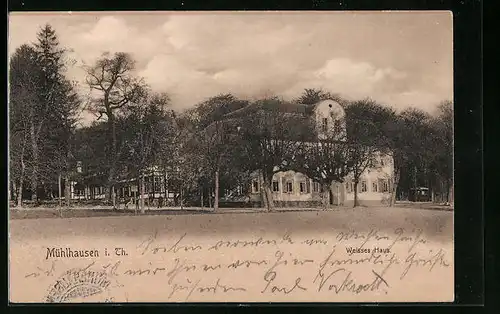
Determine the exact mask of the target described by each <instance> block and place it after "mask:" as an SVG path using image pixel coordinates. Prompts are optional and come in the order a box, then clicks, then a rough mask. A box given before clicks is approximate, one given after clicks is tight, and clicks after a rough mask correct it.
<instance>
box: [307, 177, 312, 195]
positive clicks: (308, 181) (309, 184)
mask: <svg viewBox="0 0 500 314" xmlns="http://www.w3.org/2000/svg"><path fill="white" fill-rule="evenodd" d="M306 193H307V194H309V193H311V180H307V181H306Z"/></svg>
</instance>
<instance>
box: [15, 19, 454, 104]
mask: <svg viewBox="0 0 500 314" xmlns="http://www.w3.org/2000/svg"><path fill="white" fill-rule="evenodd" d="M144 14H146V13H143V14H139V13H138V14H113V15H110V14H108V13H105V14H103V13H99V14H97V13H92V14H90V13H89V14H81V15H77V14H74V15H73V16H68V15H67V14H66V15H62V14H60V15H56V14H53V15H50V16H49V15H46V16H33V15H31V16H28V15H24V16H23V15H17V16H16V17H15V18H11V19H10V20H9V26H10V30H11V32H10V37H9V45H10V47H9V53H12V51H13V49H12V46H16V45H18V44H20V43H24V42H26V41H32V40H34V38H35V34H36V30H37V27H38V26H39V25H41V24H43V23H46V22H50V23H51V24H52V25H53V26H54V27H55V29H56V31H57V32H58V34H59V36H60V41H61V43H62V44H63V45H64V46H66V47H70V48H73V50H74V53H73V54H72V57H74V58H75V59H77V60H79V61H84V62H85V63H86V64H91V63H92V62H94V61H95V59H96V58H97V57H98V56H100V55H101V54H102V53H103V52H105V51H108V52H112V53H113V52H118V51H124V52H129V53H131V54H132V56H133V57H134V58H135V59H136V60H137V74H138V75H141V76H143V77H144V78H145V79H146V81H147V82H148V83H149V84H150V85H151V86H152V88H153V89H154V90H157V91H165V92H168V93H170V94H171V96H172V99H173V103H174V105H175V108H179V109H181V108H188V107H190V106H193V105H194V104H196V103H197V102H199V101H202V100H203V99H205V98H208V97H210V96H214V95H217V94H219V93H227V92H231V93H234V94H235V95H238V96H241V97H254V96H256V95H262V94H264V93H266V94H268V93H275V94H278V95H282V96H284V97H286V98H294V97H296V96H298V95H299V94H300V93H301V92H302V90H303V89H304V88H324V89H326V90H329V91H331V92H333V93H339V94H341V95H342V96H344V97H346V98H348V99H356V98H364V97H371V98H373V99H375V100H379V101H381V102H386V103H388V104H392V105H394V106H395V107H406V106H408V105H410V104H413V105H415V106H419V107H421V108H424V109H431V108H433V106H434V107H435V105H436V104H437V103H439V101H441V100H443V99H451V98H452V92H453V88H452V87H453V85H452V65H453V62H452V57H451V56H452V50H451V47H452V46H451V40H452V34H451V27H450V25H451V24H450V23H449V22H448V20H449V19H450V18H449V16H448V15H447V14H443V15H439V14H428V15H426V14H413V15H412V14H403V13H401V14H396V13H394V14H369V13H363V14H361V13H360V14H352V13H338V12H337V13H328V14H327V13H310V14H306V13H283V12H271V13H264V12H259V13H257V12H250V13H245V14H243V13H240V14H237V13H225V12H215V13H201V12H197V13H162V14H152V13H147V15H144ZM437 22H439V23H437ZM422 34H423V35H422ZM431 48H432V49H431ZM81 64H82V63H81V62H80V63H79V65H81ZM70 73H71V76H72V78H75V79H77V80H79V81H80V82H82V83H83V82H84V72H83V71H82V70H81V69H79V68H74V69H71V71H70ZM83 85H84V83H83ZM82 90H85V88H84V86H83V87H82Z"/></svg>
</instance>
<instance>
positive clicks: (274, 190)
mask: <svg viewBox="0 0 500 314" xmlns="http://www.w3.org/2000/svg"><path fill="white" fill-rule="evenodd" d="M279 191H280V185H279V182H278V181H273V192H279Z"/></svg>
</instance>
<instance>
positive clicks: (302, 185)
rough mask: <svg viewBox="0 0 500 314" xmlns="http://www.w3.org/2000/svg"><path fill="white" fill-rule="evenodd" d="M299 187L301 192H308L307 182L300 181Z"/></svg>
mask: <svg viewBox="0 0 500 314" xmlns="http://www.w3.org/2000/svg"><path fill="white" fill-rule="evenodd" d="M299 189H300V193H306V183H305V182H300V183H299Z"/></svg>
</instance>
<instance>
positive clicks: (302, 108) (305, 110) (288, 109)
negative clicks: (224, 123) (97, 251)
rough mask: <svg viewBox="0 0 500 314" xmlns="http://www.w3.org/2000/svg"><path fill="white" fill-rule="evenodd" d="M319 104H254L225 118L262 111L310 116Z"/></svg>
mask: <svg viewBox="0 0 500 314" xmlns="http://www.w3.org/2000/svg"><path fill="white" fill-rule="evenodd" d="M318 104H319V103H318ZM318 104H314V105H306V104H296V103H283V102H280V101H269V102H254V103H251V104H249V105H247V106H245V107H243V108H241V109H238V110H235V111H233V112H230V113H228V114H226V115H224V118H225V119H226V118H238V117H243V116H246V115H249V114H252V113H255V112H257V111H260V110H269V111H274V110H277V111H279V112H284V113H292V114H300V115H310V114H312V113H313V112H314V109H315V108H316V106H317V105H318Z"/></svg>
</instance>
